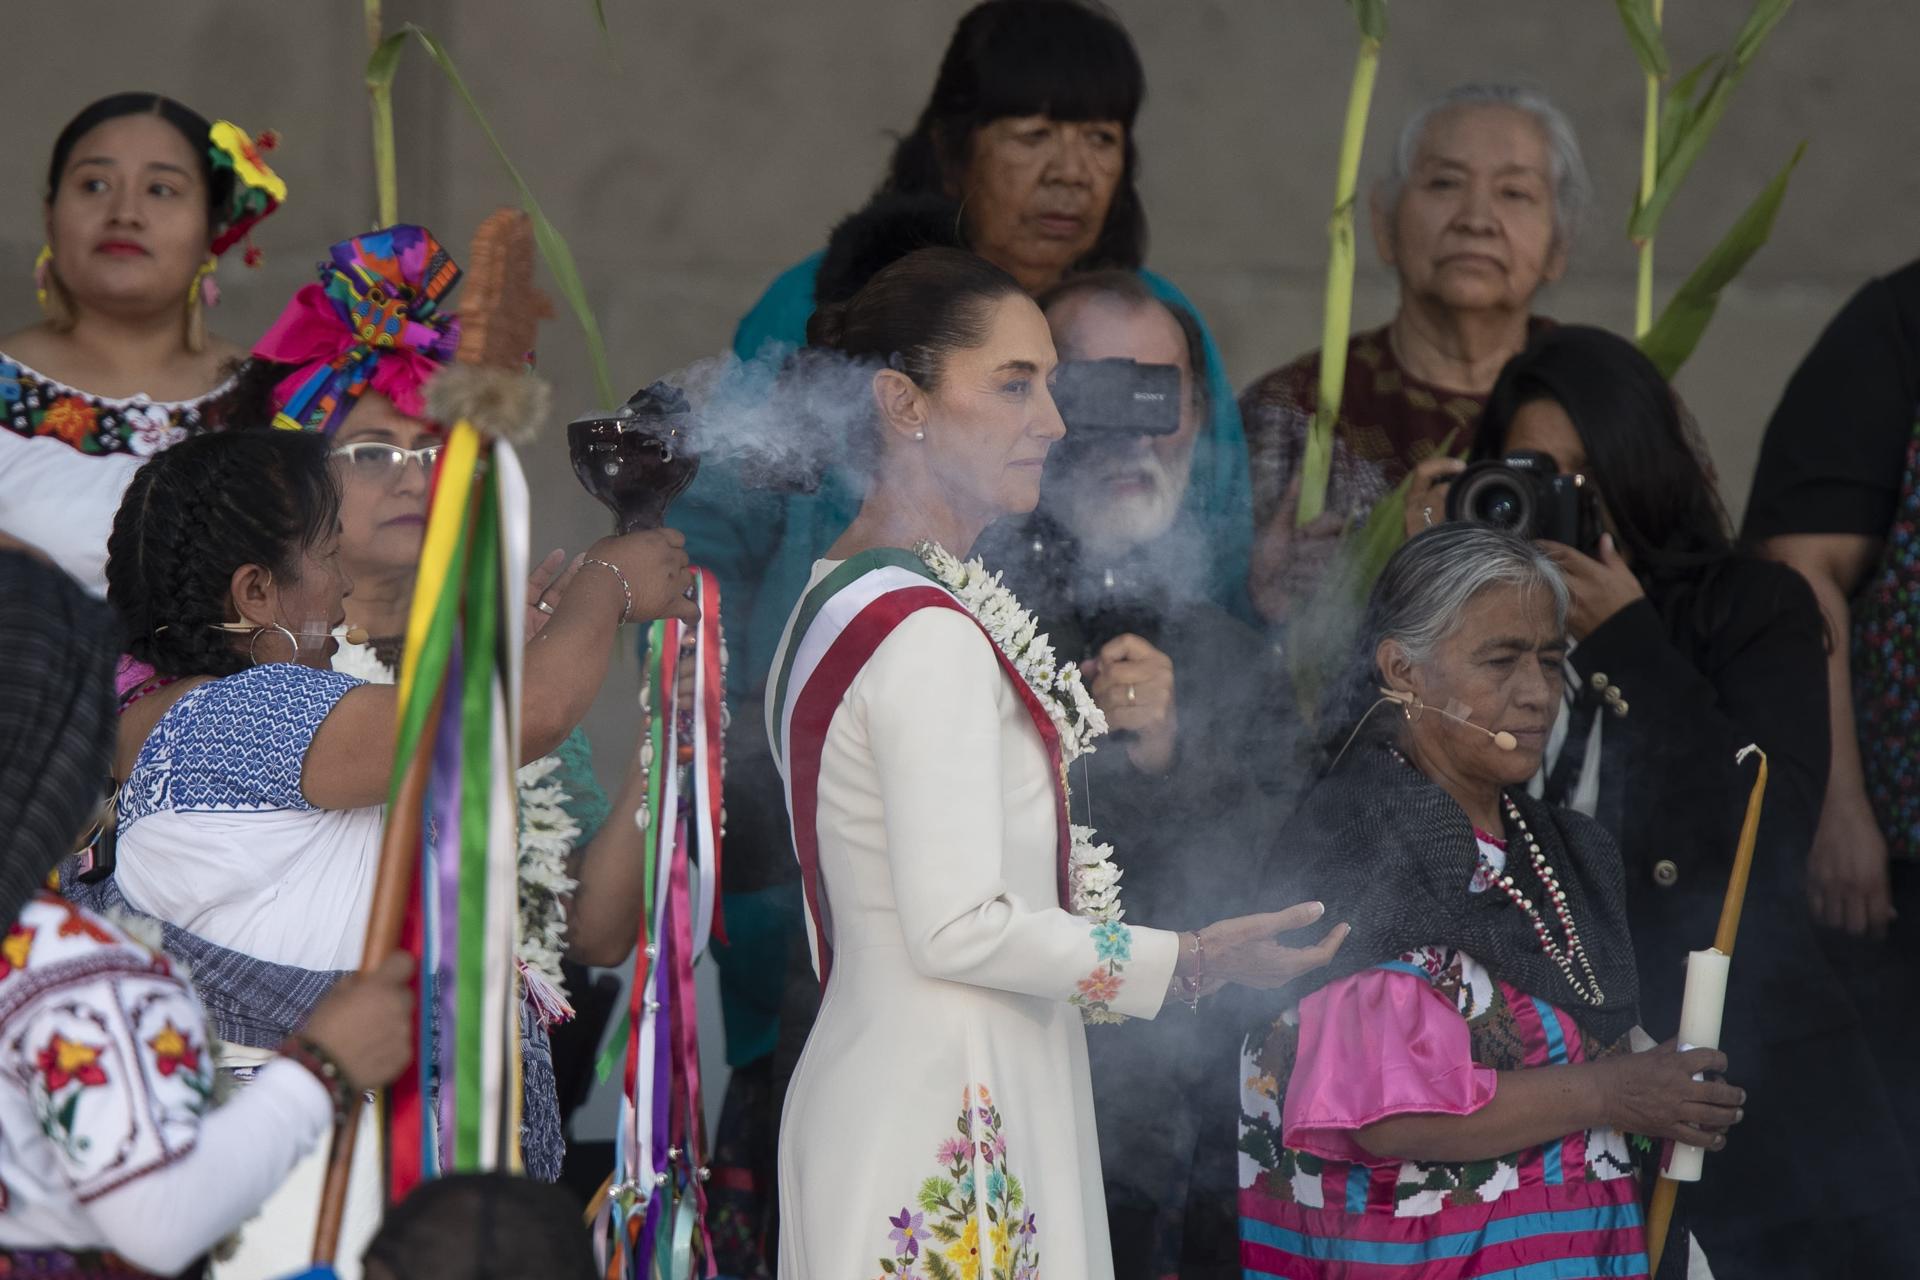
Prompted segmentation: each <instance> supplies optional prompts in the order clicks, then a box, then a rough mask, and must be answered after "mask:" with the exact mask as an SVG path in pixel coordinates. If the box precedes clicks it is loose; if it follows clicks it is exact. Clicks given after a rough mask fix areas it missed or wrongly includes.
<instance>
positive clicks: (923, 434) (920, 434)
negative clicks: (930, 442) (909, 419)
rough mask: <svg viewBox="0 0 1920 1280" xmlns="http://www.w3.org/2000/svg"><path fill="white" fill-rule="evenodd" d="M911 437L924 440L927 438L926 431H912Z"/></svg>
mask: <svg viewBox="0 0 1920 1280" xmlns="http://www.w3.org/2000/svg"><path fill="white" fill-rule="evenodd" d="M913 438H914V439H915V440H925V439H926V438H927V433H926V432H924V431H916V432H914V433H913Z"/></svg>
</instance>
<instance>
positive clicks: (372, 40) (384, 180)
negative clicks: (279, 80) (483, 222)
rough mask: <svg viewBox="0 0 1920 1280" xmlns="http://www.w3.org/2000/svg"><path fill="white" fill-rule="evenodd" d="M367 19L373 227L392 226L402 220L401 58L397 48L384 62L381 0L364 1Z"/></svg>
mask: <svg viewBox="0 0 1920 1280" xmlns="http://www.w3.org/2000/svg"><path fill="white" fill-rule="evenodd" d="M365 3H366V17H367V75H366V81H367V105H368V108H369V110H370V113H371V115H372V117H373V189H374V193H375V197H376V199H377V203H378V212H379V215H380V217H379V220H378V221H377V222H375V223H374V224H373V225H374V226H375V227H376V228H378V227H390V226H392V225H394V224H395V223H396V222H398V221H400V179H399V166H398V165H397V164H396V163H395V161H394V153H393V66H392V63H393V62H394V60H395V59H397V58H398V57H399V56H400V49H399V46H398V45H395V46H394V48H393V50H392V52H391V54H390V55H387V56H386V63H387V65H386V66H384V67H382V66H381V65H380V64H381V60H382V55H383V52H384V51H385V49H386V32H385V29H384V26H383V24H382V22H381V18H380V0H365Z"/></svg>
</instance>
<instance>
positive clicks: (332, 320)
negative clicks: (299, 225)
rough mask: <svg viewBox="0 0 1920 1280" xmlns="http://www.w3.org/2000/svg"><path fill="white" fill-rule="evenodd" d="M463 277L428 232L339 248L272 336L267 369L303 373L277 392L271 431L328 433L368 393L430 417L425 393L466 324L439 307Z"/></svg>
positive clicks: (414, 230)
mask: <svg viewBox="0 0 1920 1280" xmlns="http://www.w3.org/2000/svg"><path fill="white" fill-rule="evenodd" d="M459 282H460V268H459V266H458V265H457V264H456V263H455V262H454V260H453V258H452V257H451V256H450V255H449V254H448V253H447V251H446V250H445V249H442V248H441V247H440V242H439V241H437V240H435V239H434V238H433V234H432V233H431V232H429V231H428V230H427V229H426V228H425V227H412V226H398V227H388V228H386V229H385V230H384V231H370V232H368V233H367V234H366V235H363V236H355V237H354V238H353V239H351V240H342V241H341V242H340V243H339V244H336V245H334V246H333V249H332V251H331V253H330V256H329V259H328V261H326V262H323V263H321V264H320V283H319V284H309V285H303V286H302V287H301V289H300V291H299V292H298V293H296V294H294V295H293V300H292V301H291V302H289V303H287V307H286V310H284V311H282V312H281V313H280V318H279V319H278V320H276V321H274V322H273V327H272V328H270V329H268V330H267V332H266V335H265V336H264V337H262V338H261V339H260V341H259V342H257V343H255V344H254V348H253V354H254V355H255V356H256V357H258V358H259V359H262V360H273V361H276V362H278V363H281V364H294V365H298V366H300V367H299V368H298V369H296V370H294V372H293V373H291V374H289V375H288V376H287V377H286V378H284V379H282V380H281V382H280V385H279V386H277V387H275V388H274V392H273V401H274V405H275V407H276V408H277V409H278V410H279V412H277V413H276V414H275V415H274V418H273V425H274V426H276V427H281V428H284V429H287V430H290V431H318V432H321V433H322V434H331V433H332V432H333V430H334V429H335V428H336V427H338V426H339V425H340V423H341V421H342V420H343V419H344V418H345V417H346V416H347V413H348V412H349V411H350V410H351V409H352V408H353V406H354V404H355V403H356V402H358V400H359V399H360V397H361V396H362V395H363V394H365V393H366V392H367V391H368V390H369V389H371V390H374V391H378V392H379V393H380V394H382V395H384V396H386V397H387V399H389V400H391V401H393V407H394V408H396V409H398V410H399V411H400V412H401V413H404V414H406V415H407V416H408V417H409V418H424V417H425V416H426V413H427V408H426V402H425V400H424V399H423V398H422V396H421V389H422V388H423V387H424V386H425V385H426V383H427V382H428V381H429V380H430V379H431V378H432V377H433V375H434V374H435V373H437V372H439V370H440V367H441V366H442V365H444V364H446V363H447V362H448V361H450V360H452V359H453V353H454V352H455V351H456V350H457V349H458V348H459V346H460V320H459V317H458V316H456V315H454V314H453V313H452V312H450V311H447V312H443V311H442V310H441V309H440V304H441V303H442V302H443V301H444V300H445V298H446V297H447V295H448V294H450V293H452V292H453V288H454V286H455V285H457V284H458V283H459Z"/></svg>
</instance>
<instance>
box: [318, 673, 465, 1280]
mask: <svg viewBox="0 0 1920 1280" xmlns="http://www.w3.org/2000/svg"><path fill="white" fill-rule="evenodd" d="M446 691H447V687H446V682H445V681H444V680H443V681H442V682H441V684H440V688H439V689H437V690H435V691H434V695H433V706H432V708H431V709H430V710H429V711H428V712H427V722H426V724H425V725H424V726H422V728H421V731H420V745H419V747H418V748H417V749H416V750H415V751H414V754H413V759H412V761H410V762H409V763H408V765H407V772H406V775H405V776H404V777H402V778H401V779H400V793H399V795H398V796H397V797H396V798H395V801H394V804H393V807H392V808H390V809H388V810H387V827H386V831H385V832H384V833H383V834H382V836H381V840H380V867H379V870H378V871H377V872H376V873H375V876H374V881H373V905H372V906H371V907H370V908H369V909H368V912H367V942H366V949H365V950H364V951H363V952H362V953H361V956H360V972H361V973H367V972H370V971H371V970H374V969H377V968H379V967H380V962H381V961H382V960H385V959H386V958H387V957H388V956H390V955H392V954H393V953H394V951H396V950H397V949H398V948H399V946H400V930H401V929H402V928H403V927H404V926H405V924H406V919H407V899H408V898H409V897H410V896H411V895H412V890H413V873H414V868H415V867H416V866H417V865H418V863H419V859H420V810H421V805H422V804H423V803H424V802H425V800H426V795H427V775H428V774H429V773H431V772H432V770H433V746H434V740H435V738H436V737H437V735H438V732H439V728H440V708H441V702H442V700H443V699H444V698H445V697H446ZM363 1097H364V1095H362V1094H361V1093H360V1091H359V1090H357V1089H356V1090H354V1091H352V1092H350V1093H349V1094H348V1096H347V1105H346V1109H345V1110H344V1111H342V1112H341V1113H340V1122H339V1124H338V1126H337V1127H336V1128H335V1129H334V1131H333V1147H332V1149H331V1151H330V1152H329V1153H328V1156H327V1180H326V1182H325V1184H324V1185H323V1186H322V1188H321V1192H320V1220H319V1223H318V1225H317V1226H315V1228H314V1232H313V1265H314V1266H316V1267H323V1266H331V1265H332V1264H333V1259H334V1254H335V1253H336V1252H337V1251H338V1250H339V1248H340V1224H341V1220H342V1219H343V1218H344V1216H345V1214H346V1207H347V1184H348V1182H349V1181H350V1179H351V1178H352V1175H353V1149H354V1146H355V1144H356V1141H357V1140H358V1138H359V1135H360V1108H361V1106H362V1104H363Z"/></svg>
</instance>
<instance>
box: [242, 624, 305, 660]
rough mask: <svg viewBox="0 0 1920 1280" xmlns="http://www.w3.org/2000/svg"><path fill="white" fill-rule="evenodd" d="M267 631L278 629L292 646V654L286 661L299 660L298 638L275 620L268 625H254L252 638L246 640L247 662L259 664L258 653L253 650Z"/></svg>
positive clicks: (258, 645) (257, 646)
mask: <svg viewBox="0 0 1920 1280" xmlns="http://www.w3.org/2000/svg"><path fill="white" fill-rule="evenodd" d="M269 631H278V632H279V633H280V634H281V635H283V636H285V637H286V638H287V643H288V644H290V645H292V646H293V656H292V657H291V658H289V659H287V661H288V662H298V661H300V638H299V637H298V636H296V635H294V634H293V632H291V631H289V630H287V629H286V628H285V627H283V626H281V625H280V624H279V623H277V622H276V623H273V624H271V625H270V626H265V627H255V628H254V629H253V639H251V640H249V641H247V661H248V662H250V663H252V664H253V665H254V666H256V667H257V666H259V665H260V655H259V654H257V653H255V652H254V650H256V649H258V648H259V647H260V637H261V636H263V635H265V634H267V632H269ZM269 665H271V664H269Z"/></svg>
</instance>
